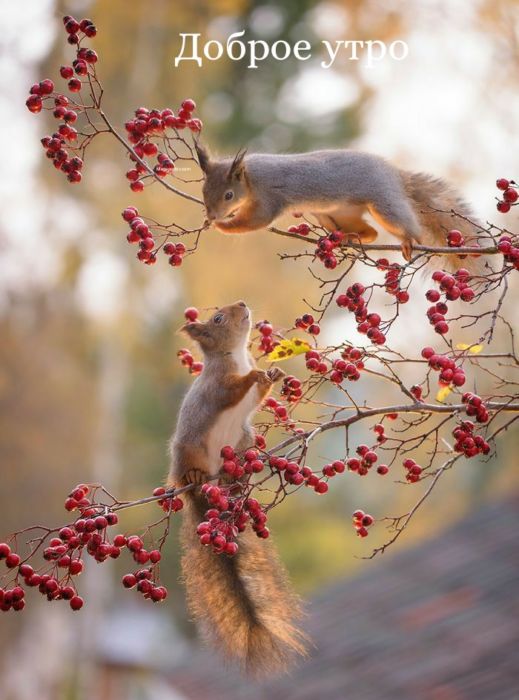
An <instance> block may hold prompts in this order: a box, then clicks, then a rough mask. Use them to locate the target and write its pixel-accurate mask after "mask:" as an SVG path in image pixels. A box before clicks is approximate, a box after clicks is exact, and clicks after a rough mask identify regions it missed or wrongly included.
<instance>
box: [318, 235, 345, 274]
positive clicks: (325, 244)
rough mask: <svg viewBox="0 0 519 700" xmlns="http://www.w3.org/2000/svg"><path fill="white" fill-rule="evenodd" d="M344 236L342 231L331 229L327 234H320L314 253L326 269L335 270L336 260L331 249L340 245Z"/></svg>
mask: <svg viewBox="0 0 519 700" xmlns="http://www.w3.org/2000/svg"><path fill="white" fill-rule="evenodd" d="M344 237H345V234H344V233H343V232H342V231H332V232H331V233H330V234H328V236H322V237H321V238H320V239H319V241H318V243H317V250H316V253H315V255H316V257H317V259H318V260H321V261H322V262H323V263H324V266H325V267H326V268H327V269H328V270H335V268H336V267H337V262H338V261H337V257H336V255H335V254H334V252H333V251H334V250H335V249H336V248H340V247H341V245H342V242H343V240H344Z"/></svg>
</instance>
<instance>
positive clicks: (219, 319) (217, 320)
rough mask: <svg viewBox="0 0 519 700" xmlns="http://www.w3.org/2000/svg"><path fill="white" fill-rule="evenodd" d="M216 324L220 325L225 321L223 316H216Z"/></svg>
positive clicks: (214, 319)
mask: <svg viewBox="0 0 519 700" xmlns="http://www.w3.org/2000/svg"><path fill="white" fill-rule="evenodd" d="M213 321H214V323H216V324H218V323H221V322H222V321H223V314H216V316H215V317H214V318H213Z"/></svg>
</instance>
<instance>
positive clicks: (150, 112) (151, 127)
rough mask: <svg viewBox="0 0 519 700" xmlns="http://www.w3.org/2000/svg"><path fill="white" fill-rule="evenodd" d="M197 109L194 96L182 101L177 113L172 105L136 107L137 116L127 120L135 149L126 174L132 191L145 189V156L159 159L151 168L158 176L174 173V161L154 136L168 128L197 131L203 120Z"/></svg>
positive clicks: (162, 134) (129, 137) (126, 126)
mask: <svg viewBox="0 0 519 700" xmlns="http://www.w3.org/2000/svg"><path fill="white" fill-rule="evenodd" d="M195 108H196V105H195V103H194V102H193V100H191V99H187V100H184V101H183V102H182V104H181V107H180V109H179V110H178V112H177V115H176V116H175V113H174V112H173V110H172V109H169V108H167V109H163V110H159V109H148V108H147V107H139V108H138V109H136V110H135V117H134V118H133V119H130V120H129V121H127V122H126V123H125V125H124V127H125V129H126V132H127V134H128V141H129V142H130V143H131V144H132V145H133V151H134V153H131V154H130V160H131V161H132V163H133V167H132V168H131V169H130V170H128V172H127V173H126V178H127V179H128V180H129V181H130V189H131V190H132V191H133V192H142V190H143V189H144V179H145V177H146V174H147V173H149V170H148V168H147V167H146V165H145V163H144V159H145V158H156V163H155V164H154V165H153V167H152V170H153V172H154V174H155V175H156V176H157V177H160V178H163V177H166V176H167V175H170V174H171V173H172V172H173V170H174V168H175V163H174V161H173V160H172V158H171V156H170V155H168V154H167V153H164V152H161V151H159V149H158V146H157V145H156V144H155V143H154V142H153V138H155V137H158V138H163V137H164V135H165V132H166V130H167V129H174V130H181V129H185V128H188V129H190V130H191V131H192V132H194V133H198V132H199V131H201V129H202V122H201V121H200V119H195V118H193V111H194V110H195ZM150 167H151V166H150ZM143 176H144V177H143Z"/></svg>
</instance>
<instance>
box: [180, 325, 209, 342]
mask: <svg viewBox="0 0 519 700" xmlns="http://www.w3.org/2000/svg"><path fill="white" fill-rule="evenodd" d="M204 327H205V323H202V322H201V321H191V322H189V323H184V325H183V326H182V328H180V330H181V332H182V333H185V334H186V335H188V336H189V337H190V338H193V340H199V339H200V338H201V336H202V335H203V332H204Z"/></svg>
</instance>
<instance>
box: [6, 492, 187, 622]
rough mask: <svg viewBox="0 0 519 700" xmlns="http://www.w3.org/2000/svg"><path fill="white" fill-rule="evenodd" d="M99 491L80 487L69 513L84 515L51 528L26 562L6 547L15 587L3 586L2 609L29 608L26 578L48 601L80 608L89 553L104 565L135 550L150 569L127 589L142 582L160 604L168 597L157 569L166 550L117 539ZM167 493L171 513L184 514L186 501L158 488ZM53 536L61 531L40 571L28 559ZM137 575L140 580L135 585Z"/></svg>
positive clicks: (114, 517) (137, 558)
mask: <svg viewBox="0 0 519 700" xmlns="http://www.w3.org/2000/svg"><path fill="white" fill-rule="evenodd" d="M91 488H92V492H91ZM97 488H98V487H90V486H88V485H87V484H78V485H77V486H76V487H75V488H74V489H73V490H72V491H71V493H70V494H69V496H68V497H67V499H66V500H65V504H64V506H65V509H66V510H67V511H69V512H72V511H79V517H78V518H77V519H76V520H75V521H74V522H73V523H71V524H70V525H66V526H64V527H62V528H59V529H56V530H52V531H50V530H49V531H48V535H44V536H43V537H41V539H40V542H41V544H40V545H39V546H37V547H36V548H33V549H32V550H31V552H30V553H29V555H28V556H26V558H25V560H23V561H22V558H21V556H20V555H19V554H18V553H16V552H14V551H12V549H11V546H10V545H9V544H8V543H6V542H4V543H0V560H5V564H6V566H7V568H8V570H12V571H13V573H14V580H13V584H14V587H12V588H9V587H2V588H0V609H1V610H4V611H8V610H11V609H12V610H22V609H23V607H24V606H25V590H24V588H23V587H22V585H21V579H23V583H24V584H25V586H26V587H29V588H38V590H39V592H40V593H41V594H42V595H44V596H45V597H46V598H47V600H49V601H54V600H66V601H68V602H69V605H70V607H71V608H72V610H80V609H81V608H82V607H83V602H84V601H83V599H82V598H81V597H80V596H79V595H78V592H77V588H76V585H75V580H74V579H75V577H77V576H78V575H80V574H81V573H82V571H83V568H84V560H83V555H89V556H91V557H92V558H93V559H94V560H95V561H96V562H98V563H99V564H101V563H103V562H105V561H106V560H107V559H118V558H119V556H120V555H121V551H122V549H123V548H126V549H127V550H128V552H130V554H131V556H132V558H133V560H134V561H135V562H136V563H137V564H139V565H140V566H142V565H144V564H148V565H149V568H148V569H147V570H146V574H145V575H144V574H143V573H142V572H137V573H136V574H128V575H127V576H126V577H125V578H124V580H123V583H124V585H125V586H126V587H127V588H132V587H133V585H135V584H137V588H138V590H139V591H140V592H141V593H143V595H144V597H145V598H149V599H151V600H153V601H155V602H158V601H160V600H163V599H164V598H165V597H166V595H167V591H166V589H165V588H164V587H163V586H160V585H159V584H157V583H156V582H155V581H156V572H155V567H156V565H157V564H158V563H159V562H160V559H161V553H160V549H150V550H148V549H146V548H145V546H144V541H143V539H142V538H141V537H139V536H137V535H123V534H117V535H115V536H114V537H113V538H111V537H110V535H109V529H110V528H112V527H113V526H115V525H116V524H117V523H118V516H117V514H116V513H115V512H113V510H111V509H110V508H109V507H107V506H104V505H100V504H98V503H95V502H94V493H95V490H96V489H97ZM89 494H90V496H89ZM162 495H164V496H165V497H164V498H162V499H157V502H158V505H159V506H161V507H162V508H163V510H164V511H165V512H166V513H168V514H169V513H171V512H176V511H178V510H181V508H182V506H183V503H182V501H181V499H180V498H178V497H175V496H172V495H168V493H167V491H166V489H165V488H163V487H159V488H158V489H155V491H154V496H162ZM52 533H56V534H55V536H52V537H50V538H49V540H48V542H47V543H46V546H45V547H43V548H42V557H43V560H44V564H43V566H42V567H41V568H40V569H39V570H37V571H35V569H34V568H33V566H31V565H30V564H29V563H28V560H29V559H30V558H31V557H33V556H34V554H35V553H36V551H38V550H39V549H40V546H41V545H43V543H44V542H45V540H46V539H47V537H48V536H49V535H51V534H52ZM132 577H133V579H135V580H134V582H133V583H130V581H132V580H133V579H132ZM141 579H143V580H144V579H146V581H147V582H148V583H146V584H143V585H142V586H140V585H139V584H138V581H140V580H141ZM152 579H154V580H152Z"/></svg>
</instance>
